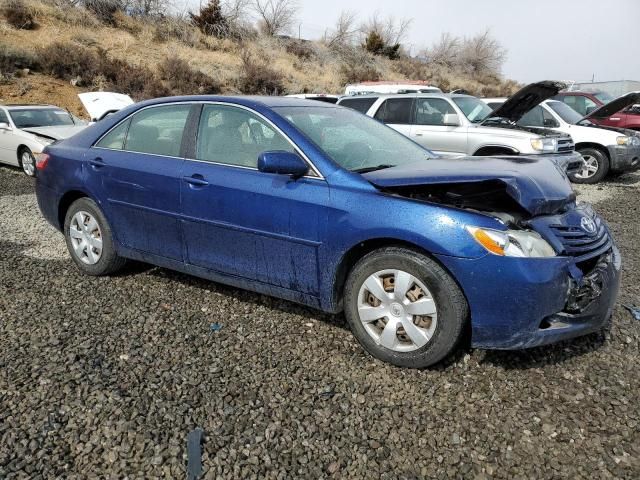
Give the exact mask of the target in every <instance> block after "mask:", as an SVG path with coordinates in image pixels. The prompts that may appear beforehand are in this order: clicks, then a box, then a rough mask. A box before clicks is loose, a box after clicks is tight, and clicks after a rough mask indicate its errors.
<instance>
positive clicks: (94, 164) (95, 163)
mask: <svg viewBox="0 0 640 480" xmlns="http://www.w3.org/2000/svg"><path fill="white" fill-rule="evenodd" d="M89 165H91V166H92V167H93V169H94V170H97V169H99V168H102V167H106V166H107V164H106V163H104V160H102V158H100V157H96V158H94V159H93V160H89Z"/></svg>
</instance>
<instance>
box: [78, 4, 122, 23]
mask: <svg viewBox="0 0 640 480" xmlns="http://www.w3.org/2000/svg"><path fill="white" fill-rule="evenodd" d="M82 4H83V5H84V7H85V8H86V9H87V10H88V11H90V12H91V13H93V14H94V15H95V16H96V17H97V18H98V20H100V21H101V22H102V23H106V24H107V25H115V24H116V18H115V16H116V13H117V12H122V11H123V10H124V4H123V2H122V1H121V0H83V1H82Z"/></svg>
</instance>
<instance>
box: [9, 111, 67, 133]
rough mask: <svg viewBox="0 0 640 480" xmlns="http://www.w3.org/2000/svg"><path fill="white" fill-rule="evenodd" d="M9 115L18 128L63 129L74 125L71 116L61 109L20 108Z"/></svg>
mask: <svg viewBox="0 0 640 480" xmlns="http://www.w3.org/2000/svg"><path fill="white" fill-rule="evenodd" d="M9 115H11V119H12V120H13V123H14V124H15V126H16V127H17V128H36V127H63V126H72V125H74V123H73V119H72V118H71V115H69V113H68V112H67V111H65V110H62V109H60V108H28V109H27V108H20V109H16V110H10V111H9Z"/></svg>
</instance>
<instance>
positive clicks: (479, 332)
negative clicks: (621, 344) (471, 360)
mask: <svg viewBox="0 0 640 480" xmlns="http://www.w3.org/2000/svg"><path fill="white" fill-rule="evenodd" d="M438 258H439V260H440V261H441V262H442V263H443V264H444V265H445V266H446V267H447V268H448V269H449V270H450V271H451V272H452V273H453V274H454V276H455V277H456V278H457V280H458V282H459V283H460V285H461V286H462V288H463V290H464V293H465V295H466V297H467V301H468V303H469V307H470V309H471V328H472V339H471V342H472V346H473V347H477V348H490V349H505V350H511V349H521V348H528V347H535V346H539V345H546V344H550V343H554V342H558V341H560V340H565V339H569V338H574V337H578V336H581V335H586V334H588V333H592V332H595V331H598V330H600V329H601V328H602V327H603V326H604V325H605V324H606V323H607V321H608V319H609V318H610V317H611V314H612V312H613V308H614V305H615V301H616V298H617V295H618V289H619V286H620V267H621V258H620V252H619V251H618V249H617V248H616V247H615V245H612V246H611V248H610V249H609V250H608V251H606V252H604V253H602V254H600V255H599V256H597V257H594V258H592V259H590V260H589V261H584V260H582V261H579V262H578V263H576V260H577V259H576V258H574V257H569V256H559V257H554V258H541V259H535V258H507V257H499V256H496V255H486V256H484V257H482V258H479V259H462V258H453V257H446V256H439V257H438Z"/></svg>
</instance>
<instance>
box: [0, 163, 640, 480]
mask: <svg viewBox="0 0 640 480" xmlns="http://www.w3.org/2000/svg"><path fill="white" fill-rule="evenodd" d="M579 192H580V194H579V198H582V199H585V200H589V201H593V202H594V203H595V205H596V207H597V209H598V210H599V211H600V212H601V213H602V214H603V215H604V217H605V218H606V219H607V220H608V221H609V223H610V225H611V227H612V229H613V231H614V232H615V235H616V238H617V241H618V243H619V246H620V247H621V250H622V252H623V256H624V260H623V262H624V280H623V283H624V285H623V289H622V293H621V297H620V304H635V305H640V274H639V271H640V255H639V254H640V247H639V245H640V242H639V241H638V234H639V233H640V232H639V227H638V226H639V219H640V207H639V206H638V203H639V200H640V175H626V176H622V177H618V178H616V179H614V180H612V181H610V182H608V183H605V184H604V185H603V186H596V187H582V188H580V189H579ZM213 322H220V324H221V325H222V328H221V329H220V330H219V331H213V330H212V329H211V327H210V325H211V324H212V323H213ZM639 345H640V321H637V320H634V319H633V318H632V316H631V315H630V314H629V312H627V311H626V310H625V309H623V308H622V307H621V306H618V307H617V308H616V312H615V315H614V319H613V324H612V327H611V329H610V331H608V332H606V333H603V334H595V335H591V336H588V337H584V338H581V339H578V340H576V341H573V342H570V343H565V344H560V345H555V346H551V347H544V348H538V349H533V350H529V351H524V352H486V351H480V350H473V351H468V352H462V353H461V354H460V355H459V356H458V357H457V358H455V359H453V360H452V361H451V362H449V364H448V365H445V366H442V367H440V368H437V369H434V370H427V371H412V370H402V369H398V368H395V367H391V366H388V365H385V364H382V363H380V362H378V361H375V360H373V359H372V358H371V357H369V356H367V355H365V354H364V353H363V351H362V350H361V349H360V347H359V346H358V345H357V343H356V341H355V340H354V339H353V338H352V337H351V335H350V333H349V331H348V330H347V327H346V324H345V322H344V320H343V318H342V317H341V316H328V315H324V314H321V313H318V312H315V311H312V310H309V309H306V308H303V307H299V306H297V305H294V304H291V303H287V302H284V301H280V300H275V299H271V298H268V297H265V296H261V295H256V294H252V293H248V292H244V291H241V290H236V289H232V288H228V287H224V286H221V285H217V284H214V283H210V282H206V281H203V280H199V279H197V278H192V277H188V276H185V275H181V274H177V273H173V272H170V271H167V270H164V269H160V268H152V267H148V266H144V265H135V266H132V267H130V268H129V269H128V271H127V272H125V273H123V274H121V275H119V276H117V277H112V278H89V277H85V276H82V275H80V274H79V273H78V271H77V270H76V268H75V267H74V266H73V264H72V262H71V261H70V260H69V259H68V257H67V253H66V249H65V247H64V242H63V238H62V236H61V235H60V234H59V233H57V232H56V231H55V230H54V229H53V228H52V227H50V226H48V225H47V224H46V223H45V222H44V220H43V219H42V218H41V217H40V214H39V211H38V209H37V206H36V202H35V196H34V194H33V182H32V181H31V180H30V179H28V178H27V177H25V176H24V175H22V174H21V173H20V172H18V171H17V170H14V169H9V168H4V167H0V478H5V477H6V478H27V477H29V478H57V477H65V478H85V477H93V478H96V477H104V478H122V477H124V476H125V475H126V476H128V477H129V478H152V477H165V478H166V477H170V478H184V477H185V476H186V451H185V450H186V448H185V444H186V437H187V434H188V432H189V431H191V430H192V429H194V428H195V427H201V428H202V429H203V430H204V431H205V442H204V447H203V463H204V476H205V478H234V479H237V478H363V479H365V478H367V479H368V478H376V477H380V478H388V479H396V478H406V479H413V478H425V477H426V478H430V477H438V478H478V479H481V478H551V477H555V478H558V477H564V478H638V477H639V476H640V401H639V396H640V395H639V391H640V368H639V365H640V353H639Z"/></svg>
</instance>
